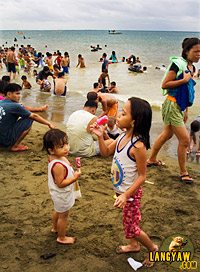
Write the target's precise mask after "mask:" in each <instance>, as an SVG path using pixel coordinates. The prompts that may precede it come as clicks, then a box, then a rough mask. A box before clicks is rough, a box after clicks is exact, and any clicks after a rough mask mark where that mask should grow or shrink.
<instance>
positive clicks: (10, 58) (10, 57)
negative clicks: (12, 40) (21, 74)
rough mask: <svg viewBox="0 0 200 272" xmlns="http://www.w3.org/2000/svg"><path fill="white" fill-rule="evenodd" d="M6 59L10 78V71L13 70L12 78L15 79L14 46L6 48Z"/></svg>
mask: <svg viewBox="0 0 200 272" xmlns="http://www.w3.org/2000/svg"><path fill="white" fill-rule="evenodd" d="M6 61H7V63H8V72H9V73H10V78H11V72H13V79H15V76H16V68H15V48H14V47H13V46H12V47H11V48H10V49H9V50H8V53H7V56H6Z"/></svg>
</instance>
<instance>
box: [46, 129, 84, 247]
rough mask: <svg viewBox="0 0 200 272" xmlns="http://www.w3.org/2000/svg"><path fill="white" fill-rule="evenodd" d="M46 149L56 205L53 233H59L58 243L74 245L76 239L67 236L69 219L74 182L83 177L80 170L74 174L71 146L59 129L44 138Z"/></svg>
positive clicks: (72, 202) (51, 193)
mask: <svg viewBox="0 0 200 272" xmlns="http://www.w3.org/2000/svg"><path fill="white" fill-rule="evenodd" d="M43 143H44V148H45V149H46V151H47V152H48V154H49V158H48V161H49V164H48V186H49V193H50V195H51V198H52V201H53V203H54V213H53V228H52V230H51V231H52V232H53V233H58V237H57V240H56V241H57V242H58V243H60V244H73V243H74V241H75V239H74V237H68V236H66V225H67V218H68V215H69V211H70V209H71V208H72V207H73V205H74V203H75V194H74V182H75V181H77V180H78V178H79V177H80V175H81V170H80V168H77V170H76V171H75V172H74V170H73V168H72V166H71V164H70V162H69V161H68V159H67V155H68V153H69V149H70V146H69V144H68V138H67V135H66V133H65V132H63V131H61V130H59V129H53V130H50V131H47V132H46V133H45V135H44V137H43Z"/></svg>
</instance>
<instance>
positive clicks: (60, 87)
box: [54, 72, 67, 96]
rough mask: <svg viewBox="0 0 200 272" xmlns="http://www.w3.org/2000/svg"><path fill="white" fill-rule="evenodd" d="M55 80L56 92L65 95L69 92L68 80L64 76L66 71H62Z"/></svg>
mask: <svg viewBox="0 0 200 272" xmlns="http://www.w3.org/2000/svg"><path fill="white" fill-rule="evenodd" d="M54 82H55V86H54V94H56V95H61V96H65V95H66V93H67V86H66V84H67V80H66V79H65V78H64V73H63V72H60V73H59V74H58V77H57V78H56V79H55V80H54Z"/></svg>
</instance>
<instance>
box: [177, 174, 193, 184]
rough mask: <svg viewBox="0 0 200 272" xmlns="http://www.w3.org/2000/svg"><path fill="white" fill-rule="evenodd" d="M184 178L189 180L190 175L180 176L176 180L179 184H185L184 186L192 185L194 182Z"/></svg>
mask: <svg viewBox="0 0 200 272" xmlns="http://www.w3.org/2000/svg"><path fill="white" fill-rule="evenodd" d="M185 177H188V178H190V175H182V176H178V179H179V180H180V181H181V182H185V183H186V184H192V183H193V182H194V180H192V179H184V178H185Z"/></svg>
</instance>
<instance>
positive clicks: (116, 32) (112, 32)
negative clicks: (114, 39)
mask: <svg viewBox="0 0 200 272" xmlns="http://www.w3.org/2000/svg"><path fill="white" fill-rule="evenodd" d="M108 34H122V32H119V31H116V30H108Z"/></svg>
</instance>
